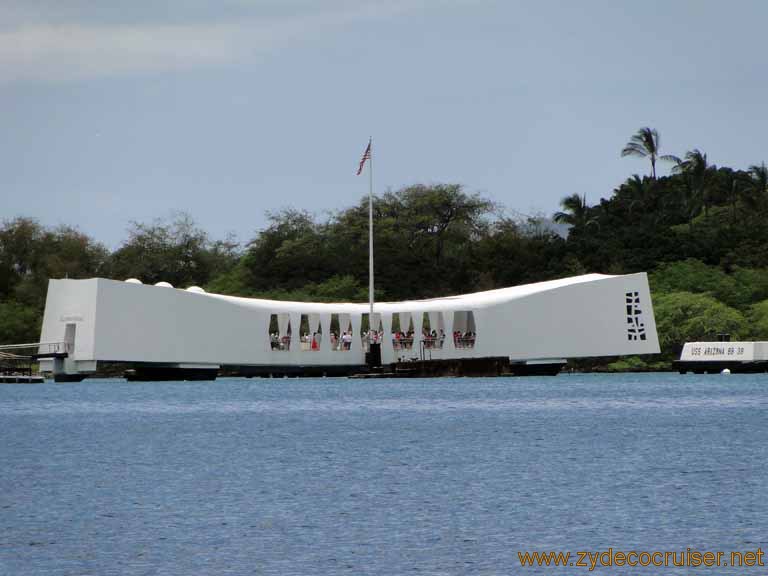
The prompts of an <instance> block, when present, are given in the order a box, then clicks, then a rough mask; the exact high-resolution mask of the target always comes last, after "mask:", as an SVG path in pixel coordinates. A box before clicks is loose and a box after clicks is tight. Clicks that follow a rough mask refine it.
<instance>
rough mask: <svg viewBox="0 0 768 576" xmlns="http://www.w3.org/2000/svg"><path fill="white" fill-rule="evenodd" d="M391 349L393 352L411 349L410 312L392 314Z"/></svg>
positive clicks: (411, 329) (411, 321) (411, 328)
mask: <svg viewBox="0 0 768 576" xmlns="http://www.w3.org/2000/svg"><path fill="white" fill-rule="evenodd" d="M392 348H394V349H395V350H411V349H413V318H412V317H411V313H410V312H395V313H394V314H392Z"/></svg>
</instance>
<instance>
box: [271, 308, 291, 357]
mask: <svg viewBox="0 0 768 576" xmlns="http://www.w3.org/2000/svg"><path fill="white" fill-rule="evenodd" d="M269 348H270V350H273V351H275V352H284V351H287V350H290V349H291V317H290V316H289V315H288V314H287V313H281V314H270V315H269Z"/></svg>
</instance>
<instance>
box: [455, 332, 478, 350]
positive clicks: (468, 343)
mask: <svg viewBox="0 0 768 576" xmlns="http://www.w3.org/2000/svg"><path fill="white" fill-rule="evenodd" d="M453 345H454V347H456V348H474V347H475V333H474V332H469V331H468V332H464V333H462V332H461V330H455V331H454V332H453Z"/></svg>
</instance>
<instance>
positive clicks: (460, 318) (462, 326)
mask: <svg viewBox="0 0 768 576" xmlns="http://www.w3.org/2000/svg"><path fill="white" fill-rule="evenodd" d="M476 338H477V327H476V326H475V314H474V312H472V310H456V311H455V312H454V313H453V344H454V346H455V347H456V348H474V347H475V340H476Z"/></svg>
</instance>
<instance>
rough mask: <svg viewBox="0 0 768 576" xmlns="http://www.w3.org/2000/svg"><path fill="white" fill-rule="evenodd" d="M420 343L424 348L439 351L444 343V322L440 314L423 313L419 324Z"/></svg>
mask: <svg viewBox="0 0 768 576" xmlns="http://www.w3.org/2000/svg"><path fill="white" fill-rule="evenodd" d="M421 326H422V328H421V341H422V342H424V348H425V349H430V350H439V349H440V348H442V347H443V344H444V342H445V322H444V320H443V313H442V312H424V317H423V319H422V324H421Z"/></svg>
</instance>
